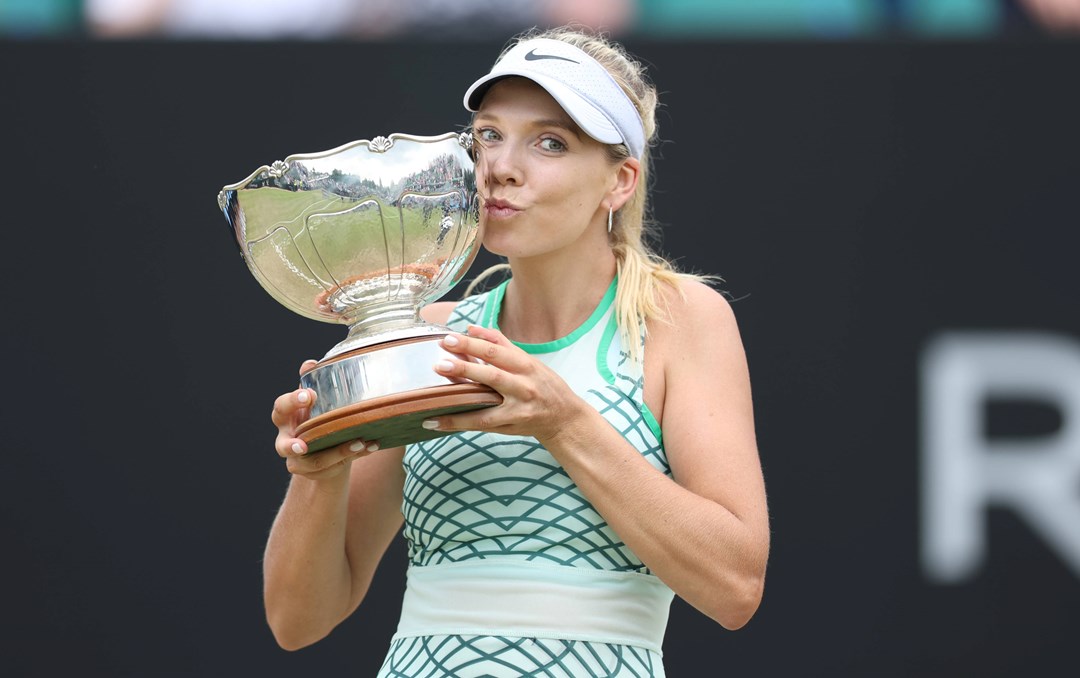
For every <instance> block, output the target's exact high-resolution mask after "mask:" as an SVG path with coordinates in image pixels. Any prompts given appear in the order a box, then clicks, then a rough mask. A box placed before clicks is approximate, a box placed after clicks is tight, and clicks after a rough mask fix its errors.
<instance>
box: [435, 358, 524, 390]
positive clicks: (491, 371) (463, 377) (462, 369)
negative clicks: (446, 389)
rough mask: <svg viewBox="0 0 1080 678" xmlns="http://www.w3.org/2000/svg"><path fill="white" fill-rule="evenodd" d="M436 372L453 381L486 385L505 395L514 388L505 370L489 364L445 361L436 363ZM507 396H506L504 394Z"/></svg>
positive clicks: (468, 361) (469, 361)
mask: <svg viewBox="0 0 1080 678" xmlns="http://www.w3.org/2000/svg"><path fill="white" fill-rule="evenodd" d="M434 367H435V371H436V372H438V373H439V374H441V375H443V376H444V377H447V378H449V379H451V380H453V381H473V382H476V383H478V384H486V385H488V386H490V387H491V388H493V389H495V390H496V391H499V392H500V393H503V391H505V390H508V389H511V388H512V377H511V375H510V374H509V373H508V372H506V371H505V370H503V369H500V368H499V367H497V366H495V365H490V364H488V363H487V362H482V363H477V362H472V361H471V360H450V359H443V360H440V361H439V362H437V363H435V366H434ZM504 395H505V394H504Z"/></svg>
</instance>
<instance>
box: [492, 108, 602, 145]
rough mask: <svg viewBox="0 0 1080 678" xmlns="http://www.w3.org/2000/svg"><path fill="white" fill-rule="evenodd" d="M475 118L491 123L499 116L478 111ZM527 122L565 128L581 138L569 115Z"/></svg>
mask: <svg viewBox="0 0 1080 678" xmlns="http://www.w3.org/2000/svg"><path fill="white" fill-rule="evenodd" d="M477 120H489V121H491V122H493V123H498V122H499V117H498V116H495V115H491V114H490V113H484V112H479V113H477V114H476V117H474V118H473V121H474V122H475V121H477ZM529 124H530V125H532V126H533V127H558V128H559V129H563V130H566V131H567V132H569V133H571V134H573V135H574V136H576V137H577V138H578V139H581V135H582V132H581V128H580V127H578V125H577V123H575V122H574V121H573V120H572V119H571V118H570V117H569V116H568V117H566V118H540V119H539V120H533V121H531V122H530V123H529Z"/></svg>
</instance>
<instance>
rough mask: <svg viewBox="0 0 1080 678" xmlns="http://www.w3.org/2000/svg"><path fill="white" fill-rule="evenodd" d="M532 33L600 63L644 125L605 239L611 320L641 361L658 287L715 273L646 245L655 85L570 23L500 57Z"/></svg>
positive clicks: (615, 48)
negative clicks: (613, 280) (698, 271)
mask: <svg viewBox="0 0 1080 678" xmlns="http://www.w3.org/2000/svg"><path fill="white" fill-rule="evenodd" d="M534 38H550V39H554V40H561V41H563V42H566V43H569V44H571V45H574V46H575V47H577V48H578V49H580V50H581V51H583V52H585V53H586V54H588V55H589V56H591V57H592V58H593V59H596V61H597V62H599V63H600V65H601V66H603V67H604V68H605V69H606V70H607V71H608V73H610V74H611V76H612V78H614V79H615V82H616V83H618V85H619V87H621V88H622V90H623V91H624V92H625V93H626V96H627V97H629V99H630V101H631V102H632V103H633V104H634V108H636V109H637V111H638V114H639V115H640V116H641V122H642V125H643V126H644V129H645V142H646V143H645V151H644V153H643V154H642V157H641V174H640V176H639V177H638V184H637V188H636V189H635V191H634V194H633V195H632V196H631V198H630V200H628V201H627V202H626V204H625V205H623V206H622V207H621V208H620V209H619V210H618V211H617V212H615V214H614V217H613V220H612V228H611V234H610V235H609V236H608V241H609V243H610V244H611V249H612V251H613V252H614V254H615V260H616V262H617V271H618V276H619V287H618V290H617V292H616V294H615V320H616V323H617V324H618V327H619V332H620V335H621V337H622V341H623V345H624V346H625V347H626V350H627V352H628V353H629V354H630V357H631V359H633V360H635V361H640V360H641V358H642V356H641V341H640V337H641V333H642V332H643V330H644V328H645V323H646V321H648V320H650V319H660V320H663V321H665V322H666V321H668V320H669V318H668V317H667V312H666V309H664V308H663V307H662V305H661V298H660V291H661V290H660V287H661V285H670V286H671V287H672V289H674V290H676V291H679V292H680V294H681V291H680V289H679V281H680V280H683V279H689V280H699V281H703V282H707V283H708V282H713V281H715V280H717V278H716V277H715V276H703V275H695V274H692V273H681V272H679V271H676V270H675V267H674V266H673V265H672V263H671V262H670V261H668V260H667V259H665V258H664V257H662V256H660V255H659V254H658V253H656V252H655V251H653V250H652V248H650V247H649V245H648V240H649V239H650V238H651V236H653V235H654V229H655V224H654V223H653V222H652V219H651V215H650V212H649V207H650V206H649V188H650V179H651V170H652V162H651V158H650V148H651V146H653V145H654V144H655V140H656V108H657V105H658V103H659V101H658V97H657V93H656V88H655V87H654V86H653V85H652V83H651V82H649V80H648V78H647V76H646V74H645V68H644V66H642V65H641V64H640V63H639V62H638V61H637V60H635V59H634V58H633V57H631V56H630V54H628V53H627V51H626V50H625V48H623V46H622V45H620V44H619V43H616V42H614V41H611V40H608V39H607V38H605V37H604V36H602V35H600V34H594V33H590V32H587V31H584V30H579V29H576V28H573V27H568V26H564V27H561V28H554V29H549V30H543V31H541V30H536V29H534V30H531V31H528V32H526V33H524V34H522V35H520V36H518V37H517V38H515V39H514V40H513V41H511V43H510V45H509V46H507V48H506V50H504V51H503V54H500V55H499V58H500V59H501V58H502V56H503V55H504V54H506V52H507V51H509V50H510V49H511V48H512V47H513V46H514V45H516V44H517V43H519V42H522V41H525V40H532V39H534ZM607 150H608V159H609V160H610V161H611V162H612V163H613V164H615V163H619V162H622V161H623V160H625V159H626V158H628V157H630V150H629V149H628V148H627V147H626V145H624V144H609V145H608V146H607ZM509 268H510V266H509V264H497V265H495V266H492V267H491V268H488V269H486V270H484V271H482V272H481V273H480V274H479V275H478V276H477V277H476V278H475V279H474V280H473V281H472V283H470V284H469V286H468V289H467V290H466V291H465V295H466V296H468V295H470V294H472V293H473V291H474V290H475V289H476V288H477V286H478V284H479V283H480V282H481V281H483V280H485V279H486V278H488V277H489V276H490V275H491V274H493V273H496V272H498V271H502V270H507V269H509Z"/></svg>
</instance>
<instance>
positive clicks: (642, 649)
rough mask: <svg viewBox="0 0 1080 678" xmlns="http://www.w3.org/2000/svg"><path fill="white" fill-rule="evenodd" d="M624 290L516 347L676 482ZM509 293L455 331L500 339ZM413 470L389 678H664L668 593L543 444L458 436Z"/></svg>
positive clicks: (483, 301)
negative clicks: (554, 334)
mask: <svg viewBox="0 0 1080 678" xmlns="http://www.w3.org/2000/svg"><path fill="white" fill-rule="evenodd" d="M616 284H617V281H614V282H612V284H611V287H610V288H609V289H608V291H607V294H606V295H605V296H604V298H603V300H602V301H601V302H600V304H599V306H598V307H597V308H596V310H595V311H594V312H593V314H592V315H591V316H590V317H589V319H588V320H586V321H585V323H584V324H583V325H582V326H581V327H579V328H578V329H576V330H575V331H574V332H572V333H571V334H570V335H568V336H566V337H564V338H562V339H559V340H557V341H552V342H549V343H545V344H518V346H520V347H521V348H523V349H524V350H526V351H528V352H529V353H531V354H532V355H533V356H535V357H536V358H538V359H539V360H541V361H543V362H544V363H546V364H547V365H548V366H550V367H551V368H552V369H554V370H555V371H556V372H558V373H559V374H560V375H561V376H562V377H563V378H564V379H565V380H566V381H567V383H568V384H569V385H570V386H571V387H572V388H573V389H574V391H575V392H576V393H578V394H579V395H581V396H582V397H583V398H584V399H585V400H586V401H588V402H589V403H590V404H591V405H592V406H593V407H595V408H596V409H597V410H598V411H599V412H600V413H601V414H602V415H603V417H604V418H605V419H606V420H607V421H608V422H609V423H610V424H611V425H612V426H613V427H614V428H615V429H616V430H618V431H619V432H620V433H621V434H622V435H623V436H624V437H625V438H626V439H627V440H628V441H629V442H630V444H632V445H633V446H634V447H635V448H637V449H638V450H640V451H641V454H642V455H643V456H644V457H645V458H646V459H647V460H648V461H649V463H651V464H652V465H653V466H654V467H655V468H657V469H659V470H660V471H662V472H663V473H665V474H667V475H669V476H670V475H671V469H670V467H669V466H668V462H667V457H666V456H665V455H664V448H663V445H662V444H661V435H660V428H659V426H658V424H657V423H656V420H655V418H654V417H653V416H652V414H651V413H650V412H649V410H648V408H647V407H646V406H645V403H644V400H643V397H642V382H643V379H642V371H641V367H640V365H639V364H637V363H635V362H633V361H631V360H630V359H629V357H628V355H627V353H626V352H625V351H624V350H623V347H622V345H621V342H620V335H619V332H618V331H617V327H616V324H615V316H614V303H613V302H614V299H615V290H616ZM505 291H506V283H503V284H502V285H501V286H499V287H497V288H495V289H493V290H491V291H490V292H487V293H484V294H481V295H478V296H474V297H470V298H468V299H465V300H463V301H462V302H461V303H459V304H458V306H457V308H456V309H455V311H454V313H453V314H452V316H451V318H450V321H449V323H448V325H449V326H450V327H451V328H452V329H454V330H457V331H460V332H464V331H465V328H466V326H467V325H469V324H476V325H483V326H485V327H498V318H499V310H500V308H501V305H502V300H503V295H504V293H505ZM404 466H405V471H406V477H405V492H404V502H403V504H402V512H403V513H404V516H405V537H406V539H407V541H408V544H409V570H408V585H407V588H406V592H405V598H404V601H403V604H402V613H401V621H400V623H399V625H398V630H397V633H396V634H395V636H394V638H393V641H392V643H391V646H390V651H389V653H388V655H387V657H386V660H385V661H384V663H383V666H382V669H381V671H380V672H379V676H380V678H389V677H392V676H393V677H408V678H421V677H423V678H440V677H443V676H453V677H455V678H472V677H477V678H479V677H481V676H493V677H495V678H504V677H506V678H519V677H520V676H546V677H549V678H556V677H557V678H580V677H583V676H607V677H613V676H618V677H619V678H623V677H628V676H635V677H638V678H646V677H654V678H659V677H661V676H663V675H664V667H663V664H662V662H661V645H662V643H663V638H664V630H665V627H666V626H667V618H668V610H669V608H670V605H671V600H672V597H673V594H672V592H671V590H670V589H669V588H668V587H667V586H666V585H664V583H663V582H661V581H660V580H659V579H658V578H657V577H656V576H654V575H653V574H651V573H650V572H649V570H648V568H646V567H645V565H644V564H642V562H641V560H639V559H638V557H637V556H636V555H634V553H633V552H632V551H631V550H630V549H629V548H627V546H626V545H625V544H623V543H622V541H621V540H620V539H619V538H618V536H616V534H615V533H614V532H613V531H612V529H611V528H610V527H609V526H608V524H607V523H606V522H605V521H604V519H603V518H601V517H600V515H599V514H598V513H597V512H596V510H595V509H593V507H592V505H591V504H590V503H589V501H588V500H587V499H586V498H585V497H584V495H582V493H581V491H580V490H579V489H578V488H577V486H576V485H575V484H574V482H573V481H572V480H571V479H570V477H569V476H568V475H567V474H566V472H565V471H564V470H563V469H562V468H561V467H560V466H559V464H558V462H556V461H555V459H554V458H553V457H552V456H551V454H549V453H548V451H547V450H545V449H544V448H543V447H542V446H541V445H540V444H539V443H538V442H537V440H536V439H535V438H530V437H524V436H507V435H497V434H492V433H481V432H475V431H470V432H464V433H457V434H454V435H449V436H445V437H442V438H437V439H435V440H430V441H427V442H423V443H418V444H415V445H410V446H409V448H408V450H406V453H405V460H404Z"/></svg>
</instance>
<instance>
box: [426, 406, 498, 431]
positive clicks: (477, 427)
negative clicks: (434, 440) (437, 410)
mask: <svg viewBox="0 0 1080 678" xmlns="http://www.w3.org/2000/svg"><path fill="white" fill-rule="evenodd" d="M420 425H421V426H423V427H424V428H426V429H427V430H429V431H488V432H491V433H498V432H499V431H500V430H501V429H502V428H503V427H504V426H505V422H503V421H502V419H501V418H500V416H499V409H498V407H486V408H483V409H480V410H475V411H473V412H468V413H465V414H457V415H454V416H445V417H433V418H431V419H425V420H424V421H422V422H421V423H420Z"/></svg>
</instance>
